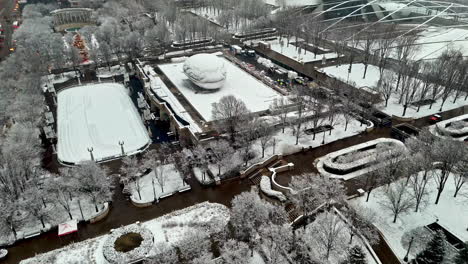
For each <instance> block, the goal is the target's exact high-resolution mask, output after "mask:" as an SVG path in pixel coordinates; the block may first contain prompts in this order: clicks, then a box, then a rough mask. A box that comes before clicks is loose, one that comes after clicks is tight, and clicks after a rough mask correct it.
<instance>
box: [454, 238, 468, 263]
mask: <svg viewBox="0 0 468 264" xmlns="http://www.w3.org/2000/svg"><path fill="white" fill-rule="evenodd" d="M455 264H468V242H465V244H464V246H463V248H462V249H460V251H458V254H457V256H455Z"/></svg>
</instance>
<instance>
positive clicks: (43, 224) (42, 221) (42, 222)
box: [40, 217, 45, 228]
mask: <svg viewBox="0 0 468 264" xmlns="http://www.w3.org/2000/svg"><path fill="white" fill-rule="evenodd" d="M40 220H41V224H42V228H45V223H44V219H43V218H42V217H41V218H40Z"/></svg>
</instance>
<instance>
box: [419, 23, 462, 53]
mask: <svg viewBox="0 0 468 264" xmlns="http://www.w3.org/2000/svg"><path fill="white" fill-rule="evenodd" d="M416 43H418V44H420V45H419V48H418V49H419V50H418V52H417V54H416V56H415V58H414V59H415V60H421V59H423V60H429V59H435V58H437V57H438V56H440V55H441V54H442V53H443V52H444V51H446V50H447V49H448V48H449V47H451V48H455V49H459V50H460V51H461V52H462V53H463V55H464V56H468V30H466V29H462V28H442V27H428V28H427V29H425V30H424V31H423V32H421V33H420V37H419V39H418V40H417V41H416Z"/></svg>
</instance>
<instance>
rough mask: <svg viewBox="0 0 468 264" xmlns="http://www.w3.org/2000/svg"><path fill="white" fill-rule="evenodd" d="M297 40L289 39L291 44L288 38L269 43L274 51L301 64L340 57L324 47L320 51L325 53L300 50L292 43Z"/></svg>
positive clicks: (311, 48)
mask: <svg viewBox="0 0 468 264" xmlns="http://www.w3.org/2000/svg"><path fill="white" fill-rule="evenodd" d="M295 40H296V39H295V38H294V37H292V38H291V39H289V44H288V42H287V41H288V40H287V39H286V38H283V39H282V40H279V39H276V40H273V41H268V43H269V44H270V47H271V49H272V50H273V51H275V52H277V53H280V54H281V55H283V56H286V57H288V58H290V59H293V60H295V61H297V62H300V63H309V62H318V61H322V60H328V59H336V58H338V57H339V56H338V54H337V53H336V52H333V51H330V50H328V49H323V48H322V47H320V48H319V49H321V50H322V51H324V52H325V53H322V54H314V53H313V52H311V51H308V50H305V49H304V48H299V47H298V46H297V45H296V44H295V43H291V42H293V41H295ZM299 40H300V39H299ZM301 41H302V40H301ZM308 45H310V44H308ZM309 49H310V50H313V47H310V48H309Z"/></svg>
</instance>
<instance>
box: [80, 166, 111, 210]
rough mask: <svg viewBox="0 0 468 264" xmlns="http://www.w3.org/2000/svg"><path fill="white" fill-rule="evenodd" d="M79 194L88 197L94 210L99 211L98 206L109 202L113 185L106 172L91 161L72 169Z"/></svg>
mask: <svg viewBox="0 0 468 264" xmlns="http://www.w3.org/2000/svg"><path fill="white" fill-rule="evenodd" d="M72 173H73V175H74V177H75V178H76V179H77V181H78V184H79V187H78V190H79V192H80V193H82V194H84V195H86V196H88V197H89V198H90V199H91V201H92V202H93V203H94V209H95V210H96V212H98V211H99V208H98V204H99V203H104V202H107V201H110V200H111V196H112V192H111V188H112V186H113V183H112V181H111V180H109V178H108V172H107V170H106V169H105V168H102V167H101V166H99V165H98V164H96V163H94V162H92V161H86V162H84V163H82V164H80V166H78V167H76V168H74V169H73V172H72Z"/></svg>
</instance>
